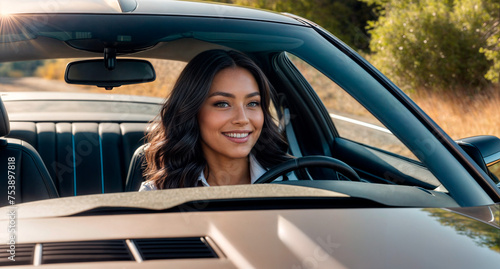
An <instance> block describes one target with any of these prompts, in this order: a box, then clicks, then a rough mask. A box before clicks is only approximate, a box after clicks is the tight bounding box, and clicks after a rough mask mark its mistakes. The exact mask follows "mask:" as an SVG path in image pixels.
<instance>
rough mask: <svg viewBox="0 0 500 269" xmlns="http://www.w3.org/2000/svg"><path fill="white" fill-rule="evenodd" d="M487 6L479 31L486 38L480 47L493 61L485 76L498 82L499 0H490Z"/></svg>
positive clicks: (499, 49)
mask: <svg viewBox="0 0 500 269" xmlns="http://www.w3.org/2000/svg"><path fill="white" fill-rule="evenodd" d="M487 8H488V9H489V11H488V13H487V14H485V17H484V24H483V25H482V31H481V32H482V33H483V34H484V36H485V38H487V39H486V46H484V47H482V48H481V52H483V53H484V55H485V56H486V58H487V59H488V60H491V61H492V62H493V64H492V65H491V67H490V69H489V70H488V73H487V74H486V78H487V79H489V80H491V81H493V82H497V83H498V82H500V1H499V0H496V1H491V2H490V3H489V4H488V5H487Z"/></svg>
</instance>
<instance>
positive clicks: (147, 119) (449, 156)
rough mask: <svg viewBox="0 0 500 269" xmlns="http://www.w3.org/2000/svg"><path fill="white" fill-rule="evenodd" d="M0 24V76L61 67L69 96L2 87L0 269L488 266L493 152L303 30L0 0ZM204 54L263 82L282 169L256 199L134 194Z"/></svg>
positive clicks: (283, 21)
mask: <svg viewBox="0 0 500 269" xmlns="http://www.w3.org/2000/svg"><path fill="white" fill-rule="evenodd" d="M0 9H1V11H2V12H1V14H2V15H1V16H0V19H1V20H0V21H1V24H0V27H2V28H1V29H2V30H1V31H0V62H1V63H2V65H7V64H16V63H19V64H26V66H29V65H30V64H32V63H40V61H43V62H44V63H54V62H60V61H62V62H64V63H65V64H66V63H67V67H66V69H65V70H62V71H60V72H59V76H60V77H62V76H63V75H64V78H65V81H66V82H62V81H58V82H55V81H52V82H50V83H49V82H47V81H45V80H41V79H36V78H32V77H25V78H24V77H23V78H16V79H14V78H12V79H6V78H2V79H0V82H2V85H3V86H2V87H4V89H12V91H8V92H7V91H6V92H2V93H1V99H2V101H1V102H0V137H1V140H0V184H1V186H0V190H1V192H2V194H1V195H0V199H1V201H0V205H2V207H1V208H0V244H1V249H2V251H1V252H0V258H1V259H0V266H2V267H12V268H31V267H36V266H42V267H49V268H56V267H57V268H102V267H106V268H158V267H162V268H164V267H173V268H193V267H203V268H406V267H411V268H496V267H498V265H499V264H500V188H499V187H498V184H499V182H498V178H497V176H495V173H494V171H495V170H494V169H493V168H494V167H495V165H496V164H497V163H499V161H500V142H499V141H500V140H499V139H498V138H496V137H493V136H476V137H469V138H464V139H460V140H458V141H454V140H453V139H451V138H450V136H449V135H447V134H446V133H445V132H444V131H443V130H442V129H441V128H440V127H439V126H438V125H437V124H436V123H435V122H434V121H433V120H432V119H431V118H430V117H429V116H427V115H426V114H425V112H424V111H422V110H421V109H420V108H419V107H418V106H417V105H416V104H415V103H414V102H413V101H412V100H411V99H410V98H409V97H408V96H407V95H406V94H405V93H404V92H403V91H401V90H400V89H399V88H398V87H397V86H396V85H395V84H394V83H392V82H391V81H390V80H389V79H388V78H387V77H385V76H384V75H383V74H382V73H380V72H379V71H378V70H377V69H376V68H375V67H373V66H372V65H371V64H370V63H369V62H368V61H366V60H365V59H364V58H362V57H361V56H360V55H359V54H358V53H356V52H355V51H354V50H353V49H351V48H349V47H348V46H347V45H346V44H344V43H343V42H342V41H341V40H339V39H338V38H336V37H335V36H333V35H332V34H330V33H329V32H328V31H326V30H324V29H323V28H321V27H320V26H318V25H316V24H315V23H313V22H311V21H308V20H306V19H304V18H301V17H298V16H295V15H292V14H288V13H283V14H280V13H273V12H269V11H264V10H257V9H251V8H245V7H239V6H233V5H226V4H214V3H205V2H189V1H162V0H75V1H53V0H25V1H17V2H13V1H1V2H0ZM211 49H223V50H235V51H239V52H242V53H245V54H246V55H248V56H249V57H251V58H252V59H253V60H254V61H255V62H256V63H257V64H258V65H259V67H261V69H262V70H263V72H264V73H265V74H266V76H267V77H268V79H269V81H270V82H271V84H272V85H273V87H274V89H275V91H276V93H277V94H276V98H275V99H274V100H273V103H272V107H273V109H272V110H273V114H274V116H275V118H276V122H277V124H278V125H279V128H280V130H281V131H282V132H283V133H284V134H285V137H286V139H287V142H288V144H289V153H290V154H291V155H293V156H295V158H293V159H292V160H290V161H287V162H284V163H282V164H281V165H277V166H276V167H274V168H272V169H270V170H269V171H267V172H266V174H264V175H263V176H262V177H261V178H260V179H259V180H258V183H261V184H246V185H234V186H213V187H192V188H178V189H165V190H157V191H148V192H138V191H137V190H138V188H139V185H140V184H141V183H142V180H143V178H142V174H141V169H140V168H141V167H142V165H143V159H142V157H141V154H142V152H143V151H142V149H143V148H144V145H145V143H147V141H146V140H145V138H144V137H145V134H147V133H148V132H149V131H150V130H151V127H152V126H154V125H155V124H156V123H155V122H156V121H157V118H156V117H157V114H158V112H159V111H160V109H161V106H162V104H163V103H164V100H165V98H166V96H167V91H168V90H167V89H165V87H166V86H165V85H171V84H172V83H174V82H175V78H176V76H177V75H178V72H179V70H182V68H183V67H184V66H185V63H187V62H189V61H190V60H191V59H192V58H193V57H194V56H196V55H198V54H199V53H201V52H203V51H207V50H211ZM165 66H174V67H175V68H166V67H165ZM55 70H58V69H55ZM110 74H113V75H110ZM172 76H173V78H172ZM152 81H158V84H154V83H157V82H152ZM150 85H156V86H154V87H156V88H154V87H153V86H150ZM21 88H22V89H21ZM153 88H154V89H155V90H154V91H153V90H152V89H153ZM16 89H17V90H16ZM35 89H36V91H35ZM158 89H159V90H158ZM129 93H135V94H137V93H139V94H143V95H149V96H140V95H135V94H129ZM297 171H300V172H297ZM285 174H286V175H288V176H287V177H280V176H282V175H285ZM286 179H288V180H286Z"/></svg>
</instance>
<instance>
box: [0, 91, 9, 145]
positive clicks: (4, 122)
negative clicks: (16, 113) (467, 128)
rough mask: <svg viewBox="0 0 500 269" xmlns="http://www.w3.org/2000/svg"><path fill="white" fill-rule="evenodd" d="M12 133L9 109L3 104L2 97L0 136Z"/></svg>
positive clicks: (0, 105)
mask: <svg viewBox="0 0 500 269" xmlns="http://www.w3.org/2000/svg"><path fill="white" fill-rule="evenodd" d="M9 133H10V122H9V115H8V114H7V110H6V109H5V106H4V105H3V102H2V98H1V97H0V137H2V136H6V135H8V134H9Z"/></svg>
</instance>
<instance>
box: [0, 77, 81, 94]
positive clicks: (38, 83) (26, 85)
mask: <svg viewBox="0 0 500 269" xmlns="http://www.w3.org/2000/svg"><path fill="white" fill-rule="evenodd" d="M32 91H50V92H82V91H85V88H82V87H80V86H75V85H69V84H67V83H66V82H64V81H57V80H47V79H43V78H38V77H23V78H5V77H0V92H32Z"/></svg>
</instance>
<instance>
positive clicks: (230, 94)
mask: <svg viewBox="0 0 500 269" xmlns="http://www.w3.org/2000/svg"><path fill="white" fill-rule="evenodd" d="M217 95H220V96H223V97H228V98H236V96H234V94H232V93H227V92H214V93H211V94H210V95H208V97H213V96H217ZM258 95H260V92H252V93H249V94H247V95H246V96H245V98H250V97H254V96H258Z"/></svg>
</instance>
